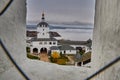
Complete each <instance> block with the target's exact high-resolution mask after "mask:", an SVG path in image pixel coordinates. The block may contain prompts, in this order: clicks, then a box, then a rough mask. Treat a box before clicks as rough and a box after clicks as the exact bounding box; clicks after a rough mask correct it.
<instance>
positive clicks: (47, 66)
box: [0, 0, 90, 80]
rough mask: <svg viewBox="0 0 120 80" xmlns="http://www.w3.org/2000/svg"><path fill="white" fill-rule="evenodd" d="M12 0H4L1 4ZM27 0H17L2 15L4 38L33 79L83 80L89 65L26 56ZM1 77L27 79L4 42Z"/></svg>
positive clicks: (3, 79)
mask: <svg viewBox="0 0 120 80" xmlns="http://www.w3.org/2000/svg"><path fill="white" fill-rule="evenodd" d="M6 1H8V0H0V9H2V6H1V5H4V3H5V2H6ZM25 35H26V0H13V3H12V4H11V5H10V7H9V8H8V9H7V11H6V12H5V13H4V14H3V15H1V16H0V38H1V39H2V41H3V43H4V44H5V46H6V47H7V49H8V51H10V54H11V55H12V57H13V58H14V60H15V61H16V62H17V64H18V65H19V66H20V67H21V69H22V70H23V71H24V72H25V73H26V74H27V75H28V77H29V78H30V79H31V80H83V79H84V78H86V77H87V75H88V71H89V70H90V69H89V68H84V67H75V66H60V65H57V64H52V63H47V62H42V61H38V60H30V59H28V58H27V57H26V43H25V41H26V40H25V39H26V38H25ZM0 80H24V79H23V77H22V76H21V75H20V73H19V72H18V71H17V70H16V68H15V67H14V66H13V65H12V63H11V62H10V60H9V59H8V57H7V56H6V54H5V52H4V51H3V49H2V48H1V46H0Z"/></svg>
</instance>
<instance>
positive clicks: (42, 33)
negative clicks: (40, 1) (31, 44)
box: [37, 13, 50, 38]
mask: <svg viewBox="0 0 120 80" xmlns="http://www.w3.org/2000/svg"><path fill="white" fill-rule="evenodd" d="M41 20H42V21H41V22H40V23H39V24H38V25H37V32H38V34H37V38H50V35H49V25H48V23H46V22H45V17H44V13H42V18H41Z"/></svg>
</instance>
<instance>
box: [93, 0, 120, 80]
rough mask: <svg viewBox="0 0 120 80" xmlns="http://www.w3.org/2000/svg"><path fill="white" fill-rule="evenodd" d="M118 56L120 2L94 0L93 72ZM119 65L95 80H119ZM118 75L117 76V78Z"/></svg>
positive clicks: (119, 49)
mask: <svg viewBox="0 0 120 80" xmlns="http://www.w3.org/2000/svg"><path fill="white" fill-rule="evenodd" d="M118 56H120V0H96V11H95V27H94V32H93V54H92V68H93V72H95V71H97V70H98V69H100V68H101V67H103V66H105V65H106V64H108V63H109V62H110V61H112V60H114V59H115V58H117V57H118ZM119 73H120V63H119V64H118V63H117V65H114V66H112V67H111V68H110V69H108V70H107V71H105V72H103V73H102V74H100V75H99V77H96V78H95V80H96V79H97V80H119V79H120V77H119V76H120V74H119ZM118 75H119V76H118Z"/></svg>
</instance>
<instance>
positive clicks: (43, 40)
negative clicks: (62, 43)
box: [30, 13, 58, 53]
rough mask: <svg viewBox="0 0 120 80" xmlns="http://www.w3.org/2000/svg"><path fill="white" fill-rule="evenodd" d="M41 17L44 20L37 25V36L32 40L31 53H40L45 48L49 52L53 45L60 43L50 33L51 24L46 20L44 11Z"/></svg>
mask: <svg viewBox="0 0 120 80" xmlns="http://www.w3.org/2000/svg"><path fill="white" fill-rule="evenodd" d="M41 19H42V21H41V22H40V23H39V24H38V25H37V37H34V38H32V39H31V40H30V50H31V53H40V52H41V50H42V49H44V48H45V49H46V50H47V52H48V51H49V50H50V47H51V46H57V44H58V43H57V40H56V39H55V38H52V37H50V35H49V25H48V23H46V22H45V17H44V13H43V14H42V18H41Z"/></svg>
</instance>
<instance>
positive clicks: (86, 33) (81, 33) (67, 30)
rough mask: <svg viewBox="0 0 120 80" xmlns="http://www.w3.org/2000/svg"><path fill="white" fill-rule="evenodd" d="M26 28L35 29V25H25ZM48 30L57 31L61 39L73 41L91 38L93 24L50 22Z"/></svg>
mask: <svg viewBox="0 0 120 80" xmlns="http://www.w3.org/2000/svg"><path fill="white" fill-rule="evenodd" d="M26 28H27V30H30V31H36V29H37V25H27V26H26ZM49 28H50V31H54V32H57V33H59V34H60V35H61V38H62V39H66V40H74V41H87V40H88V39H91V40H92V35H93V28H94V26H93V25H64V24H59V25H58V24H50V25H49Z"/></svg>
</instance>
